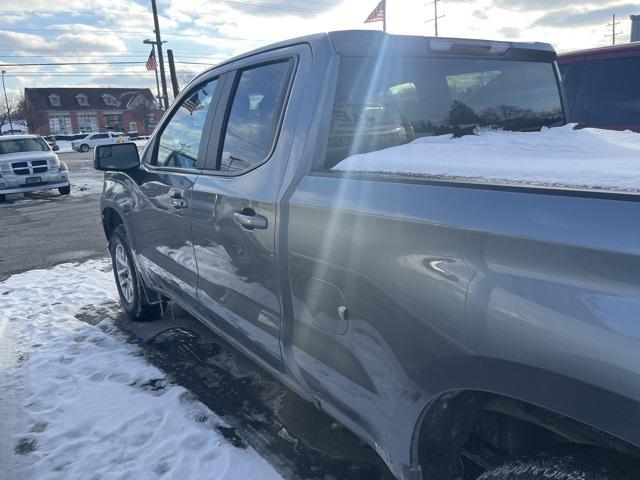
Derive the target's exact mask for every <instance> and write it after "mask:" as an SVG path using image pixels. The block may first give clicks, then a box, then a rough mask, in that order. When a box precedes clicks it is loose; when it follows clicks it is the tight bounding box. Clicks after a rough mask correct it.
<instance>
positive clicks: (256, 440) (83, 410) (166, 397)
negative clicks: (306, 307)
mask: <svg viewBox="0 0 640 480" xmlns="http://www.w3.org/2000/svg"><path fill="white" fill-rule="evenodd" d="M116 300H117V293H116V290H115V286H114V283H113V276H112V272H111V268H110V264H109V262H108V261H106V260H99V261H89V262H86V263H83V264H64V265H58V266H57V267H54V268H52V269H50V270H34V271H31V272H26V273H23V274H19V275H14V276H13V277H11V278H9V279H8V280H6V281H5V282H3V283H0V312H2V314H0V418H2V419H3V420H0V428H1V429H2V431H3V432H6V433H5V435H3V437H4V438H2V439H0V464H2V465H8V472H7V473H8V474H10V475H9V477H8V478H12V479H22V478H59V477H60V476H64V477H65V478H87V475H89V473H91V474H95V475H96V476H97V477H106V478H110V477H112V476H116V477H118V478H121V475H122V476H123V477H127V478H140V477H144V478H147V477H153V478H155V477H161V478H176V477H178V476H179V477H180V478H220V479H234V478H260V479H269V478H281V477H280V475H283V476H284V477H285V478H291V479H298V478H304V479H322V480H326V479H332V480H335V479H339V478H349V479H353V480H360V479H362V480H364V479H367V480H386V479H391V478H392V477H391V475H390V473H389V471H388V470H387V469H386V467H385V466H384V464H383V463H382V462H381V461H380V459H379V457H377V455H375V453H374V452H373V450H371V449H370V448H369V447H367V446H365V445H364V444H363V443H362V442H360V441H359V440H358V439H356V438H355V437H354V436H353V435H352V434H351V433H349V432H348V431H346V430H345V429H343V428H342V427H340V426H339V425H338V424H336V423H335V422H334V421H333V420H332V419H330V418H329V417H327V416H326V415H324V414H323V413H321V412H319V411H317V410H316V409H315V408H314V407H313V406H311V405H310V404H308V403H307V402H304V401H303V400H301V399H300V398H299V397H298V396H297V395H295V394H294V393H293V392H291V391H290V390H288V389H286V388H284V387H283V386H282V385H281V384H280V383H279V382H277V381H275V380H274V379H272V378H271V377H270V376H269V375H266V374H265V373H264V372H262V371H261V370H260V369H258V368H257V367H255V365H253V364H252V363H251V362H250V361H248V360H246V359H244V357H242V355H240V354H238V353H237V352H236V351H235V350H234V349H232V348H230V347H229V346H228V345H227V344H226V342H224V341H223V340H221V339H220V338H219V337H217V336H216V335H214V334H213V333H212V332H210V331H209V330H208V329H206V328H205V327H203V326H202V325H201V324H200V323H199V322H197V321H196V320H195V319H193V317H190V316H189V315H187V314H186V313H184V312H182V310H181V309H180V308H179V307H177V306H176V305H174V304H173V303H169V306H168V308H167V309H166V311H165V318H163V319H160V320H158V321H156V322H151V323H133V322H131V321H129V319H128V317H126V316H125V315H124V314H123V312H122V310H121V309H120V307H119V305H118V303H117V301H116ZM9 392H11V393H10V394H9ZM214 412H215V413H214ZM256 451H257V453H256ZM261 456H262V457H264V458H262V457H261ZM267 460H268V462H267ZM276 471H277V472H278V473H276Z"/></svg>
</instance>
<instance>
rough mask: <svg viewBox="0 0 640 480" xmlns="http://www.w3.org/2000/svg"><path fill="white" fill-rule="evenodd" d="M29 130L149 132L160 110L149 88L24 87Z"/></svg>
mask: <svg viewBox="0 0 640 480" xmlns="http://www.w3.org/2000/svg"><path fill="white" fill-rule="evenodd" d="M24 97H25V102H26V110H27V112H29V113H28V116H29V117H30V118H27V124H28V125H29V130H30V131H32V132H33V133H38V134H40V135H68V134H74V133H92V132H103V131H107V130H114V131H122V132H132V131H136V132H138V133H139V134H140V135H142V134H144V133H147V134H148V133H151V130H153V128H154V127H155V125H156V123H157V122H158V120H160V116H161V115H162V111H161V110H159V109H158V105H157V103H156V101H155V100H154V98H153V94H152V93H151V90H149V89H148V88H25V89H24Z"/></svg>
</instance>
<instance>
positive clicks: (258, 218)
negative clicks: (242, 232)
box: [233, 208, 268, 230]
mask: <svg viewBox="0 0 640 480" xmlns="http://www.w3.org/2000/svg"><path fill="white" fill-rule="evenodd" d="M233 217H234V219H235V221H236V223H237V224H238V225H240V226H241V227H242V228H245V229H247V230H254V229H259V230H264V229H265V228H267V224H268V222H267V218H266V217H263V216H262V215H258V214H256V212H254V211H253V210H251V209H250V208H245V209H243V210H241V211H239V212H235V213H234V214H233Z"/></svg>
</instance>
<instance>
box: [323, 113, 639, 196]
mask: <svg viewBox="0 0 640 480" xmlns="http://www.w3.org/2000/svg"><path fill="white" fill-rule="evenodd" d="M574 126H575V125H573V124H570V125H565V126H563V127H558V128H545V129H543V130H542V131H540V132H507V131H480V132H478V134H477V135H468V136H464V137H461V138H452V137H451V135H441V136H436V137H422V138H419V139H417V140H414V141H413V142H411V143H408V144H406V145H400V146H397V147H392V148H387V149H385V150H380V151H377V152H370V153H365V154H358V155H353V156H351V157H348V158H346V159H345V160H343V161H342V162H340V163H338V164H337V165H336V166H335V167H333V170H338V171H354V172H383V173H402V174H410V175H423V176H429V177H440V178H441V177H444V178H452V179H467V180H474V181H481V182H498V183H523V184H536V185H552V186H570V187H583V188H597V189H614V190H625V191H637V190H640V134H638V133H634V132H630V131H625V132H617V131H610V130H600V129H595V128H586V129H580V130H574Z"/></svg>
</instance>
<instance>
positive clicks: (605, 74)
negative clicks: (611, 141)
mask: <svg viewBox="0 0 640 480" xmlns="http://www.w3.org/2000/svg"><path fill="white" fill-rule="evenodd" d="M596 64H597V74H596V84H595V88H594V90H593V93H594V94H593V98H592V103H591V111H590V115H589V123H590V124H591V125H602V126H610V125H631V124H637V123H638V116H639V115H640V92H638V81H639V80H640V57H628V58H616V59H612V60H601V61H598V62H596Z"/></svg>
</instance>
